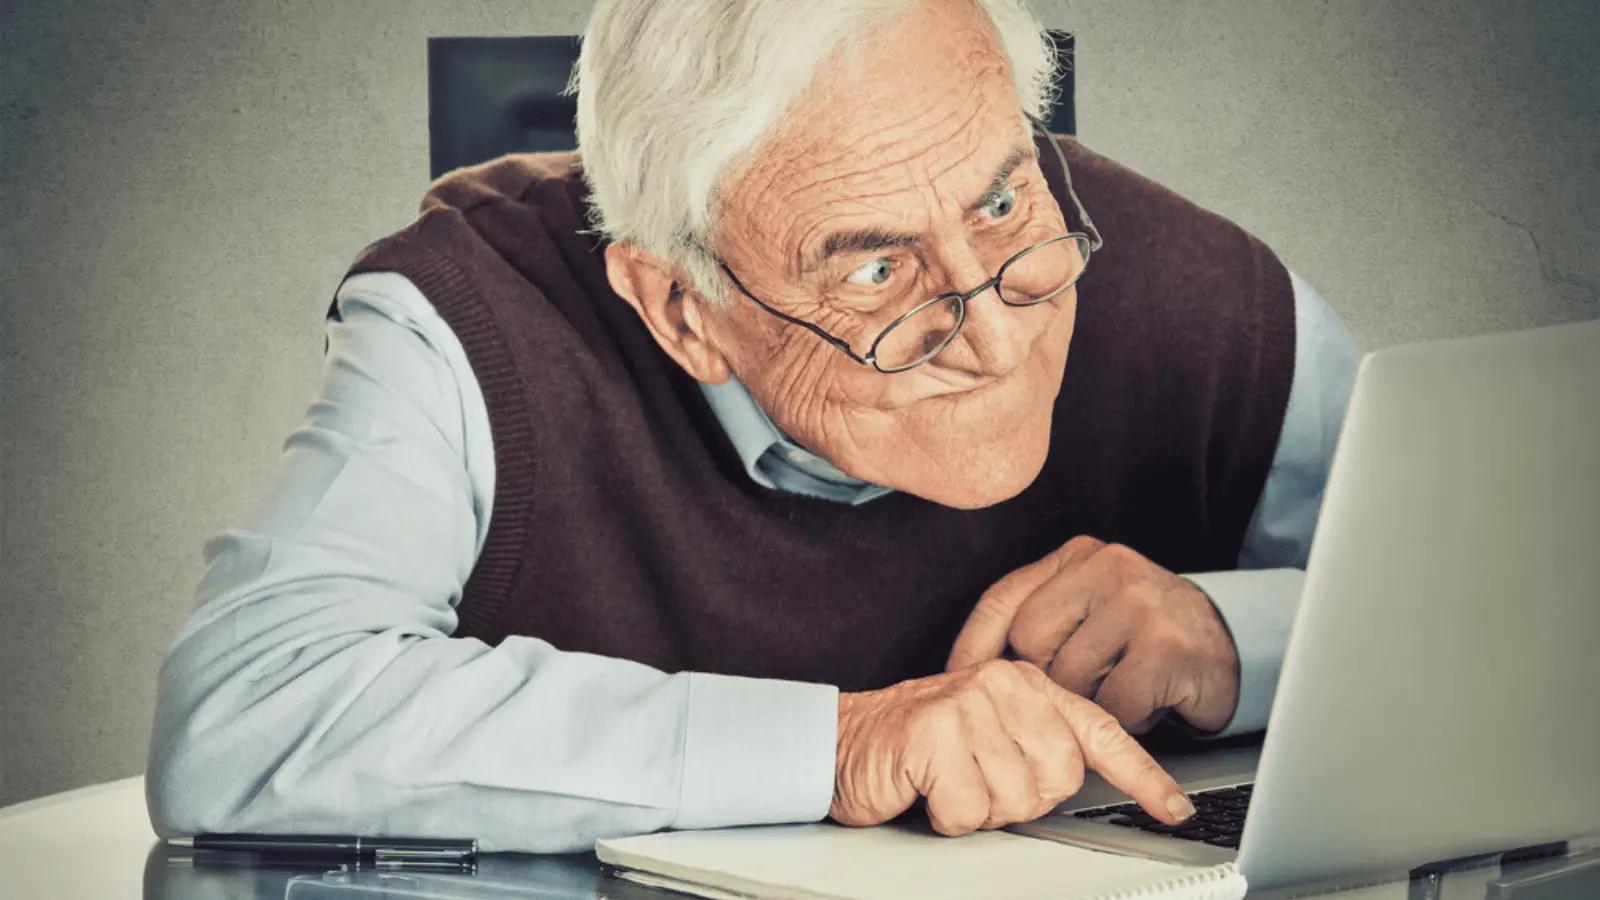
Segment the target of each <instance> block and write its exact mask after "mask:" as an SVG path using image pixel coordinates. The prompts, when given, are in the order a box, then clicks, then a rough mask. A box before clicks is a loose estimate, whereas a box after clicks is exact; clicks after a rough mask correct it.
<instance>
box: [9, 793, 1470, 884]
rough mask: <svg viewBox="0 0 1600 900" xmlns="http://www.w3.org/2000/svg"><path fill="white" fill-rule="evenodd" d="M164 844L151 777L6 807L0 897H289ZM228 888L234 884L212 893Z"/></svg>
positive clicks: (514, 861)
mask: <svg viewBox="0 0 1600 900" xmlns="http://www.w3.org/2000/svg"><path fill="white" fill-rule="evenodd" d="M156 843H157V841H156V836H155V832H154V831H153V830H151V827H150V820H149V818H148V816H147V814H146V812H145V803H144V779H143V778H127V779H124V780H122V781H113V782H110V783H108V784H100V785H95V786H93V787H86V788H81V789H79V790H75V791H67V792H66V793H62V794H56V795H54V796H50V797H43V798H40V799H38V800H33V801H29V802H27V803H23V804H20V805H17V806H12V807H8V808H6V809H0V897H3V898H6V900H9V898H13V897H15V898H19V900H20V898H27V900H47V898H48V900H190V898H191V897H198V896H230V897H240V898H244V900H280V898H281V897H282V896H283V893H282V891H283V888H282V886H281V882H272V881H271V880H269V879H262V880H261V881H259V882H257V881H254V880H250V879H242V880H239V881H237V882H236V883H234V884H231V885H223V884H222V883H220V881H217V880H213V882H212V883H211V884H209V885H207V889H206V890H204V891H202V892H199V893H196V894H190V893H187V892H182V891H178V892H173V891H169V890H164V889H154V894H153V895H152V896H148V897H147V896H146V895H145V881H146V878H145V875H146V872H145V869H146V863H147V861H148V860H149V859H150V854H151V849H152V847H154V846H155V845H156ZM586 860H587V861H586ZM484 867H485V871H486V872H487V871H489V870H491V869H492V870H501V871H503V872H505V873H512V874H515V873H517V872H521V871H525V872H526V873H527V876H528V880H529V882H531V883H543V882H545V881H546V880H547V879H548V880H549V881H550V882H551V883H552V884H553V883H560V884H562V885H563V886H565V887H568V888H572V887H579V888H580V889H581V888H582V886H583V885H586V884H591V883H592V884H593V886H594V888H596V889H603V890H601V892H600V893H599V896H605V895H607V894H608V893H610V888H609V886H607V885H605V884H604V881H605V879H603V878H602V877H601V876H599V874H598V871H597V870H596V871H595V872H592V873H591V872H589V871H587V869H592V868H594V864H593V863H592V857H588V858H585V857H554V858H545V859H540V858H536V857H516V856H513V857H505V858H500V859H496V858H489V859H486V860H485V863H484ZM1489 877H1490V874H1489V873H1470V872H1469V873H1461V875H1460V876H1455V875H1452V876H1451V879H1452V880H1451V882H1450V883H1449V886H1448V889H1447V891H1445V892H1443V895H1444V896H1446V897H1450V898H1458V897H1459V898H1472V897H1482V896H1483V891H1482V887H1481V885H1482V883H1483V882H1485V881H1487V879H1488V878H1489ZM269 885H270V886H271V887H268V886H269ZM224 886H225V887H227V888H228V889H226V890H220V891H214V890H212V888H217V887H224ZM1474 886H1476V888H1477V889H1476V890H1474ZM654 893H655V892H650V891H643V892H641V891H640V890H639V889H638V888H637V887H632V889H631V890H630V891H628V894H629V896H635V897H643V896H645V895H654ZM661 896H663V897H666V896H669V895H665V894H663V895H661ZM670 896H677V895H670ZM1270 896H1281V895H1277V894H1275V895H1269V897H1270ZM1324 896H1332V895H1324ZM1336 896H1337V897H1338V898H1339V900H1408V898H1410V897H1411V896H1413V895H1412V894H1411V893H1410V886H1408V885H1407V884H1405V883H1395V884H1385V885H1378V886H1374V887H1369V888H1362V889H1358V890H1355V891H1346V892H1343V893H1340V894H1338V895H1336ZM1263 900H1269V898H1263Z"/></svg>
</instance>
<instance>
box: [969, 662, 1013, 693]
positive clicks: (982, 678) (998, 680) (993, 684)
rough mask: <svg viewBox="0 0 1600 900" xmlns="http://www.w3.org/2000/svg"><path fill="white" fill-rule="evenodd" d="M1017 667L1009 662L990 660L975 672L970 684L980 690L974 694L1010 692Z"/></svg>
mask: <svg viewBox="0 0 1600 900" xmlns="http://www.w3.org/2000/svg"><path fill="white" fill-rule="evenodd" d="M1018 674H1019V673H1018V672H1017V667H1016V665H1015V664H1014V663H1013V662H1011V661H1010V660H1006V659H991V660H989V661H987V662H985V663H984V664H983V665H981V666H978V667H977V669H976V670H975V673H974V676H973V678H972V680H971V682H970V683H971V684H973V685H975V686H976V687H977V688H979V689H981V690H980V691H978V692H975V693H986V692H988V691H1002V692H1003V691H1008V690H1011V689H1012V688H1013V687H1014V686H1015V684H1016V682H1017V677H1018Z"/></svg>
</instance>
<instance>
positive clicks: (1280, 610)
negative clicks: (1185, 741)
mask: <svg viewBox="0 0 1600 900" xmlns="http://www.w3.org/2000/svg"><path fill="white" fill-rule="evenodd" d="M1184 578H1187V579H1188V580H1189V581H1190V582H1192V583H1193V584H1194V585H1195V586H1196V587H1198V588H1199V589H1200V590H1201V591H1203V592H1204V593H1205V595H1206V596H1207V597H1210V598H1211V603H1212V605H1213V606H1215V607H1216V608H1217V612H1218V613H1219V614H1220V615H1221V616H1222V621H1223V624H1225V625H1226V626H1227V627H1228V631H1229V633H1231V634H1232V635H1233V645H1234V647H1235V648H1236V649H1237V650H1238V652H1239V705H1238V706H1237V707H1236V708H1235V709H1234V713H1233V719H1232V720H1230V721H1229V722H1228V725H1227V727H1225V728H1223V729H1222V730H1221V731H1219V732H1217V733H1216V734H1207V735H1204V736H1205V737H1208V738H1223V737H1232V736H1233V735H1237V734H1248V733H1250V732H1253V731H1261V730H1262V729H1264V728H1266V727H1267V716H1268V714H1269V713H1271V712H1272V698H1273V695H1274V694H1276V693H1277V690H1278V673H1279V671H1280V670H1281V669H1282V668H1283V652H1284V650H1285V649H1287V648H1288V646H1289V629H1290V627H1291V626H1292V625H1294V615H1295V611H1296V610H1297V609H1299V608H1300V588H1301V584H1302V582H1304V580H1305V573H1304V572H1302V571H1300V570H1299V569H1257V570H1243V571H1232V572H1206V573H1203V574H1199V575H1185V576H1184Z"/></svg>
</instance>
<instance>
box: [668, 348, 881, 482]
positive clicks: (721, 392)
mask: <svg viewBox="0 0 1600 900" xmlns="http://www.w3.org/2000/svg"><path fill="white" fill-rule="evenodd" d="M699 384H700V392H701V393H702V394H703V395H704V396H705V398H706V402H707V403H708V404H709V405H710V406H711V413H712V415H714V416H716V418H717V423H718V424H719V425H721V426H722V430H723V431H724V432H725V433H726V434H727V435H728V440H729V441H730V442H732V444H733V449H734V451H735V452H736V453H738V454H739V462H740V463H742V464H743V465H744V470H745V473H746V474H748V475H749V476H750V480H752V481H754V482H755V483H757V484H759V485H761V486H762V487H765V488H772V489H776V490H790V491H793V492H795V493H804V494H811V495H813V496H823V497H826V498H827V499H830V500H841V501H843V502H847V503H853V504H859V503H864V502H866V501H867V500H871V499H873V498H875V497H881V496H883V495H884V494H887V493H889V492H890V490H889V488H886V487H882V486H881V485H876V484H872V483H870V482H866V481H861V480H860V479H857V478H852V477H851V476H849V475H846V474H845V473H844V472H842V471H840V470H839V469H838V468H837V467H836V466H834V465H833V464H832V463H830V462H828V461H827V460H825V459H823V458H822V457H820V456H818V455H816V454H814V453H811V452H810V451H808V450H806V449H805V448H804V447H801V446H800V445H799V444H797V443H795V442H794V441H793V440H791V439H790V438H789V436H788V435H786V434H784V433H783V431H782V430H781V429H779V428H778V426H777V425H775V424H774V423H773V421H772V420H771V419H770V418H768V417H767V414H766V412H765V411H764V410H762V408H761V405H760V404H758V403H756V398H754V397H752V396H751V395H750V391H749V389H748V388H746V387H745V386H744V383H743V382H741V381H740V380H739V379H738V378H735V377H733V376H731V375H730V376H729V377H728V380H727V381H725V382H723V383H722V384H706V383H705V382H703V381H702V382H700V383H699ZM764 457H765V459H766V463H765V465H761V463H762V460H763V458H764ZM784 467H788V468H792V469H797V470H799V471H801V472H803V473H805V474H806V475H808V476H810V477H811V478H815V479H820V480H821V481H823V482H825V483H826V484H827V486H828V487H829V488H830V489H829V490H827V491H825V492H824V491H817V490H809V489H806V488H804V487H799V485H803V484H804V483H805V482H804V481H789V480H787V479H786V480H785V481H786V483H784V484H778V483H776V482H775V481H774V480H773V478H772V477H771V476H769V475H768V472H769V471H778V472H781V471H782V470H783V468H784ZM797 488H798V489H797ZM832 488H837V490H833V489H832Z"/></svg>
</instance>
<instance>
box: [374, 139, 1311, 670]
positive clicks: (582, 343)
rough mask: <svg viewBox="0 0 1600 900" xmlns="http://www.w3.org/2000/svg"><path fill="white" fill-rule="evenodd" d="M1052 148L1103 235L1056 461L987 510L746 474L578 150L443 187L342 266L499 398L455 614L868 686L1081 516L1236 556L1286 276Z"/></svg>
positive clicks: (1154, 193)
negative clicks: (619, 279)
mask: <svg viewBox="0 0 1600 900" xmlns="http://www.w3.org/2000/svg"><path fill="white" fill-rule="evenodd" d="M1062 145H1063V149H1064V151H1065V152H1066V155H1067V159H1068V161H1069V163H1070V165H1071V167H1072V173H1073V180H1074V184H1075V186H1076V187H1077V190H1078V192H1079V196H1081V197H1082V199H1083V203H1084V205H1085V207H1087V208H1088V209H1089V210H1090V212H1091V213H1092V214H1093V215H1094V217H1095V221H1096V224H1097V225H1098V226H1099V227H1100V230H1101V232H1102V233H1103V235H1104V237H1105V242H1106V245H1105V249H1104V250H1102V251H1101V252H1099V253H1097V254H1096V255H1095V257H1094V260H1093V262H1092V264H1091V265H1090V266H1089V270H1088V272H1087V273H1085V276H1084V278H1083V281H1082V282H1081V284H1080V286H1079V300H1078V319H1077V326H1076V334H1075V336H1074V338H1073V343H1072V350H1071V354H1070V358H1069V362H1068V365H1067V368H1066V376H1065V380H1064V384H1063V387H1062V390H1061V393H1060V397H1059V399H1058V401H1057V403H1056V409H1055V419H1054V427H1053V431H1052V437H1051V447H1050V455H1049V459H1048V461H1047V462H1046V464H1045V467H1044V470H1043V472H1042V473H1041V474H1040V475H1039V477H1038V479H1037V480H1036V481H1035V482H1034V483H1033V484H1032V485H1031V486H1030V487H1029V488H1028V489H1027V490H1025V491H1023V492H1022V493H1021V494H1020V495H1018V496H1017V497H1015V498H1013V499H1011V500H1008V501H1006V502H1004V503H1000V504H998V505H996V506H993V507H990V508H988V509H982V510H976V511H960V510H955V509H949V508H946V507H941V506H939V505H937V504H934V503H930V502H928V501H925V500H922V499H919V498H917V497H913V496H910V495H906V494H891V495H888V496H886V497H883V498H881V499H878V500H874V501H872V502H870V503H867V504H864V505H862V506H859V507H852V506H845V505H840V504H835V503H831V502H828V501H824V500H816V499H810V498H806V497H800V496H795V495H789V494H783V493H779V492H774V491H769V490H766V489H764V488H762V487H760V486H758V485H756V484H754V483H752V482H751V480H750V479H749V477H748V476H747V475H746V473H745V471H744V469H743V467H742V466H741V465H740V462H739V460H738V458H737V456H736V454H735V453H734V450H733V447H732V445H731V444H730V443H729V441H728V439H727V437H726V436H725V434H724V433H723V432H722V430H721V428H720V427H719V425H718V423H717V421H716V419H715V418H714V417H713V416H712V414H711V411H710V409H709V408H708V407H707V405H706V403H705V401H704V400H703V398H702V397H701V394H700V392H699V391H698V390H697V387H696V385H695V383H694V382H693V380H692V379H691V378H690V377H689V376H688V375H687V374H686V373H684V372H683V371H682V370H681V369H680V368H679V367H678V366H677V365H676V364H675V363H673V362H672V360H671V359H670V358H668V357H667V356H666V355H665V354H664V353H662V351H661V350H660V348H659V347H658V346H657V345H656V343H655V342H654V340H653V339H652V338H651V337H650V335H649V334H648V333H647V332H646V330H645V328H644V326H643V325H642V323H641V322H640V321H639V320H638V317H637V315H636V314H635V313H634V312H633V310H632V309H631V308H630V307H629V306H628V305H627V304H626V303H625V302H624V301H623V300H621V299H620V298H619V297H617V296H616V295H615V294H614V293H612V291H611V289H610V287H609V285H608V283H607V281H606V275H605V266H604V257H603V249H604V248H603V244H602V242H600V241H599V240H597V239H596V238H595V237H593V236H590V235H585V234H580V233H579V232H580V230H582V229H584V228H586V227H587V223H586V222H585V220H584V216H583V213H584V209H585V207H584V201H585V189H584V185H583V182H582V179H581V177H580V175H579V169H578V166H579V161H578V159H577V156H576V155H575V154H546V155H521V156H511V157H506V158H503V159H500V160H496V161H494V162H490V163H485V164H484V165H481V166H477V167H474V168H470V169H464V170H461V171H458V172H455V173H453V174H451V175H449V176H447V177H445V178H444V179H442V180H441V181H440V182H438V183H437V184H436V185H434V187H433V188H432V189H431V190H430V192H429V194H428V197H427V199H426V200H425V201H424V203H423V206H422V213H421V215H420V217H419V218H418V219H417V220H416V221H415V222H413V223H412V224H411V225H410V226H408V227H407V228H405V229H404V230H402V231H400V232H398V233H397V234H395V235H393V236H391V237H388V238H386V239H384V240H381V241H379V242H378V243H376V244H374V245H372V246H371V247H369V248H367V250H365V251H364V252H363V253H362V254H361V256H360V257H359V259H358V260H357V261H356V263H355V266H354V267H353V269H352V270H351V271H352V274H354V273H357V272H371V271H394V272H399V273H401V274H403V275H405V276H407V277H408V278H410V279H411V280H412V282H414V283H415V284H416V285H417V287H418V288H419V289H420V290H421V291H422V293H423V294H424V295H425V296H426V297H427V298H428V299H429V300H430V301H432V303H433V304H434V306H435V307H437V308H438V310H439V312H440V313H441V314H442V315H443V317H444V319H445V321H446V322H448V323H449V325H450V327H451V328H452V329H453V330H454V331H455V333H456V335H457V336H458V337H459V338H460V340H461V343H462V344H463V346H464V347H465V348H466V353H467V358H468V360H469V361H470V363H471V365H472V369H473V372H474V373H475V374H476V376H477V379H478V383H479V385H480V387H481V389H482V391H483V395H484V399H485V401H486V404H487V407H488V412H489V422H490V428H491V432H492V434H493V438H494V454H495V469H496V485H495V495H494V509H493V516H492V520H491V524H490V528H489V532H488V537H487V540H486V543H485V545H484V548H483V552H482V554H481V556H480V557H479V559H478V561H477V564H476V567H475V568H474V570H473V572H472V576H471V578H470V579H469V580H468V582H467V584H466V587H465V590H464V594H463V597H462V598H461V602H460V605H459V607H458V609H459V613H460V627H459V629H458V630H457V632H456V634H457V635H458V636H471V637H478V638H482V639H483V640H485V641H488V642H491V643H498V642H499V641H500V640H502V639H504V638H505V637H506V636H508V635H513V634H520V635H533V636H536V637H539V638H542V639H544V640H547V641H549V642H550V643H552V644H554V645H555V646H556V647H558V648H560V649H563V650H575V651H587V652H592V653H598V654H603V655H606V656H613V657H623V658H628V659H633V660H637V661H639V662H642V663H646V664H649V665H651V666H656V667H658V668H661V669H665V670H668V671H679V670H696V671H709V672H721V673H728V674H737V675H749V676H758V677H768V678H784V679H795V680H802V681H814V682H823V683H829V684H834V685H838V686H839V687H841V688H843V689H846V690H861V689H870V688H876V687H882V686H885V685H888V684H891V683H893V682H895V681H898V680H902V679H905V678H909V677H915V676H919V675H924V674H929V673H932V672H936V671H939V670H940V669H941V668H942V667H943V664H944V660H945V657H946V655H947V654H948V652H949V649H950V645H951V642H952V641H953V639H954V637H955V635H956V633H957V631H958V630H959V629H960V627H961V624H962V622H963V621H964V620H965V618H966V616H967V613H968V612H969V611H970V610H971V609H972V606H973V603H974V602H975V601H976V600H977V598H978V596H979V595H980V594H981V593H982V592H983V591H984V590H985V589H986V588H988V587H989V586H990V585H991V584H993V583H994V582H995V581H996V580H998V579H999V578H1001V577H1002V576H1004V575H1005V574H1006V573H1008V572H1010V571H1012V570H1013V569H1016V568H1018V567H1020V566H1022V565H1025V564H1027V563H1029V562H1032V561H1034V560H1036V559H1038V558H1039V557H1041V556H1043V555H1045V554H1046V553H1048V552H1050V551H1051V550H1054V549H1055V548H1057V547H1059V546H1060V545H1061V544H1062V543H1064V542H1065V541H1067V540H1068V539H1070V538H1072V537H1073V536H1075V535H1080V534H1089V535H1093V536H1095V537H1098V538H1101V539H1103V540H1107V541H1115V542H1120V543H1124V544H1127V545H1129V546H1131V547H1133V548H1134V549H1136V550H1139V551H1140V552H1142V553H1144V554H1145V555H1146V556H1148V557H1150V558H1151V559H1153V560H1154V561H1155V562H1157V563H1160V564H1161V565H1163V566H1165V567H1167V568H1169V569H1172V570H1175V571H1180V572H1182V571H1206V570H1215V569H1228V568H1233V567H1234V566H1235V565H1236V564H1237V558H1238V554H1239V549H1240V544H1241V542H1242V540H1243V535H1244V532H1245V528H1246V526H1247V524H1248V522H1249V519H1250V517H1251V514H1252V512H1253V511H1254V508H1255V505H1256V502H1257V500H1258V498H1259V497H1260V494H1261V489H1262V485H1263V482H1264V480H1265V478H1266V474H1267V470H1268V468H1269V466H1270V464H1271V460H1272V457H1273V454H1274V451H1275V448H1276V445H1277V439H1278V433H1279V430H1280V428H1281V427H1282V422H1283V414H1284V408H1285V405H1286V404H1287V401H1288V393H1289V386H1290V382H1291V380H1292V377H1293V367H1294V312H1293V303H1294V301H1293V294H1292V290H1291V287H1290V283H1289V277H1288V273H1287V272H1286V271H1285V269H1284V267H1283V266H1282V264H1280V263H1279V262H1278V260H1277V259H1276V257H1274V256H1273V254H1272V252H1271V251H1270V250H1268V249H1267V247H1265V246H1264V245H1263V244H1261V243H1260V242H1258V241H1257V240H1255V239H1254V238H1252V237H1250V236H1249V235H1247V234H1246V233H1245V232H1244V231H1242V230H1241V229H1239V228H1238V227H1237V226H1235V225H1233V224H1232V223H1230V222H1228V221H1226V220H1224V219H1222V218H1220V217H1218V216H1216V215H1213V214H1211V213H1208V212H1206V211H1204V210H1201V209H1199V208H1198V207H1196V206H1194V205H1193V204H1191V203H1189V202H1187V201H1185V200H1184V199H1182V198H1181V197H1179V196H1177V195H1176V194H1174V193H1172V192H1171V191H1168V190H1166V189H1165V188H1163V187H1161V186H1159V185H1157V184H1155V183H1153V182H1151V181H1149V180H1147V179H1144V178H1142V177H1140V176H1138V175H1136V174H1134V173H1132V172H1130V171H1128V170H1127V169H1124V168H1122V167H1120V166H1118V165H1117V164H1115V163H1113V162H1110V161H1109V160H1106V159H1104V158H1103V157H1100V156H1098V155H1096V154H1094V153H1092V152H1090V151H1088V150H1086V149H1084V148H1083V147H1081V146H1080V145H1079V144H1078V143H1077V142H1076V141H1074V140H1072V139H1070V138H1068V139H1063V141H1062ZM1045 152H1049V151H1045ZM1044 168H1045V169H1046V170H1047V171H1049V170H1051V169H1052V168H1053V167H1051V166H1045V167H1044ZM1053 187H1054V188H1055V190H1056V194H1057V197H1058V199H1061V200H1062V202H1061V207H1062V209H1063V210H1064V211H1067V212H1068V215H1069V217H1071V216H1072V215H1073V213H1072V212H1071V208H1072V207H1071V203H1070V202H1069V201H1066V200H1065V194H1064V191H1063V190H1062V188H1061V185H1059V184H1055V185H1053ZM886 377H887V376H886Z"/></svg>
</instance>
